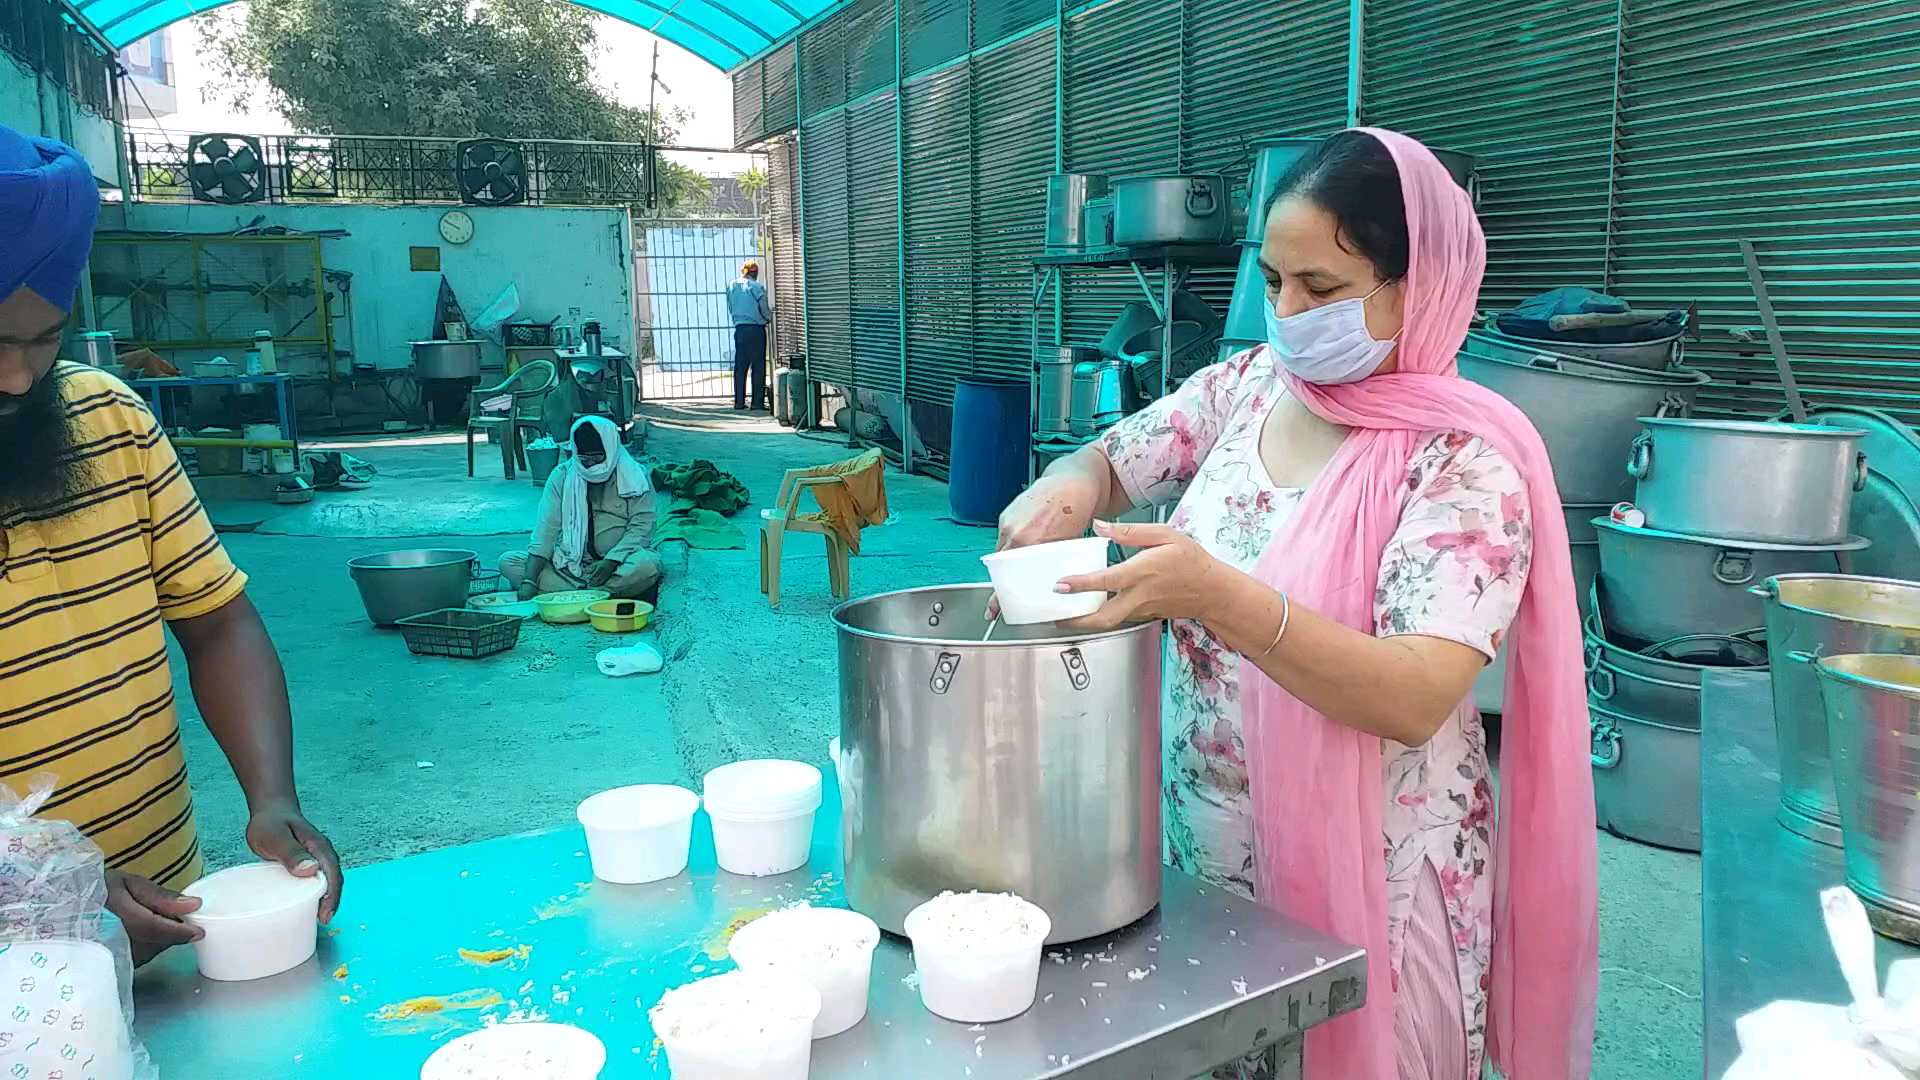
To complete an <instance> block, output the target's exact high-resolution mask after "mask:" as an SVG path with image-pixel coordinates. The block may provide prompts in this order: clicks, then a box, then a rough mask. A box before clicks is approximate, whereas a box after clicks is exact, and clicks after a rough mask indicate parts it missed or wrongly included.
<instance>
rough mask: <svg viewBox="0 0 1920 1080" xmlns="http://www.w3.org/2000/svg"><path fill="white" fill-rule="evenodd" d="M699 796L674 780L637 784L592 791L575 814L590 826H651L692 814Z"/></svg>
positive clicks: (593, 827) (601, 827)
mask: <svg viewBox="0 0 1920 1080" xmlns="http://www.w3.org/2000/svg"><path fill="white" fill-rule="evenodd" d="M698 809H700V796H698V795H695V794H694V793H693V792H691V791H688V790H687V789H686V788H683V787H678V786H676V785H673V784H634V785H632V786H630V787H617V788H611V789H609V790H607V791H602V792H600V793H599V794H598V795H589V796H588V797H587V800H586V801H585V802H583V803H581V804H580V809H579V810H578V811H576V816H577V817H579V819H580V824H582V825H585V826H586V827H587V828H589V829H651V828H654V827H656V826H659V825H666V824H669V823H671V822H675V821H679V820H680V819H681V818H689V817H692V816H693V814H694V811H696V810H698Z"/></svg>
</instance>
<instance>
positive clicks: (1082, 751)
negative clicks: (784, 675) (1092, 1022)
mask: <svg viewBox="0 0 1920 1080" xmlns="http://www.w3.org/2000/svg"><path fill="white" fill-rule="evenodd" d="M990 594H991V589H990V588H989V587H988V586H986V585H964V586H951V587H943V588H933V589H915V590H908V591H905V592H895V593H886V594H883V595H880V596H872V597H867V598H864V599H860V600H854V601H850V602H848V603H846V604H842V605H841V606H840V607H839V609H838V610H836V611H835V612H834V614H833V621H834V624H835V628H836V630H837V633H838V637H839V643H840V743H841V762H840V767H841V769H842V778H843V781H844V783H845V788H846V807H845V814H844V817H843V819H842V824H841V828H842V831H843V836H842V839H843V841H844V844H845V851H846V884H847V901H848V903H849V904H851V905H852V907H853V908H854V910H856V911H859V912H863V913H864V914H866V915H868V916H870V917H871V918H872V919H873V920H874V921H875V922H878V923H879V924H880V925H881V926H882V927H884V928H885V929H887V930H890V931H892V932H894V933H896V934H897V933H900V932H901V929H902V925H903V923H904V921H905V919H906V915H907V912H909V911H911V910H913V908H915V907H916V906H918V905H919V904H921V903H922V902H924V901H926V900H927V899H929V898H931V897H933V896H935V895H937V894H938V893H940V892H942V891H943V890H946V889H954V890H966V889H980V890H983V891H1006V892H1014V893H1018V894H1019V895H1021V896H1024V897H1026V898H1027V899H1028V900H1031V901H1033V902H1034V903H1036V904H1038V905H1040V906H1041V907H1042V908H1043V909H1045V910H1046V912H1047V914H1048V915H1049V916H1050V917H1051V918H1052V919H1053V935H1052V937H1051V938H1050V939H1049V940H1051V941H1076V940H1079V939H1081V938H1086V937H1092V936H1094V935H1096V934H1104V933H1108V932H1110V931H1112V930H1116V929H1118V928H1120V927H1122V926H1125V925H1127V924H1128V923H1130V922H1133V921H1134V920H1135V919H1138V918H1140V917H1141V916H1142V915H1145V914H1146V913H1147V912H1149V911H1151V910H1153V908H1154V907H1155V905H1157V904H1158V903H1159V902H1160V846H1161V827H1160V751H1159V741H1160V639H1161V633H1162V631H1161V624H1159V623H1150V624H1147V625H1143V626H1137V627H1131V628H1128V629H1124V630H1118V631H1114V632H1111V633H1106V634H1093V635H1087V634H1072V633H1067V632H1065V631H1061V630H1058V629H1055V628H1054V627H1053V626H1051V625H1039V626H1006V625H1002V626H1001V627H999V628H998V629H997V630H996V631H995V633H994V635H993V640H991V641H987V642H982V641H981V640H980V639H981V637H982V636H983V635H984V634H985V633H986V630H987V622H986V616H985V609H986V606H987V599H988V596H989V595H990Z"/></svg>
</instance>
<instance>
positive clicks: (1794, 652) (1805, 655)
mask: <svg viewBox="0 0 1920 1080" xmlns="http://www.w3.org/2000/svg"><path fill="white" fill-rule="evenodd" d="M1787 659H1789V660H1791V661H1793V662H1794V663H1796V664H1811V663H1813V662H1814V661H1815V660H1818V659H1820V654H1819V653H1817V652H1808V651H1807V650H1805V649H1789V650H1787Z"/></svg>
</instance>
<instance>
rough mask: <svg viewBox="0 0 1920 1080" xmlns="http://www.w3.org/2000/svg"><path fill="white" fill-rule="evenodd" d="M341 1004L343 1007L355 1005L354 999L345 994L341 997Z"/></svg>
mask: <svg viewBox="0 0 1920 1080" xmlns="http://www.w3.org/2000/svg"><path fill="white" fill-rule="evenodd" d="M340 1004H342V1005H351V1004H353V999H352V998H350V997H348V996H347V995H345V994H341V995H340Z"/></svg>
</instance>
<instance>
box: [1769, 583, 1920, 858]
mask: <svg viewBox="0 0 1920 1080" xmlns="http://www.w3.org/2000/svg"><path fill="white" fill-rule="evenodd" d="M1753 592H1754V594H1755V595H1757V596H1759V597H1760V598H1761V601H1762V603H1763V604H1764V609H1765V612H1766V620H1767V641H1768V642H1769V644H1770V645H1771V646H1772V665H1771V666H1772V669H1773V723H1774V728H1775V730H1776V732H1777V733H1778V735H1779V745H1780V824H1782V825H1785V826H1786V827H1787V828H1789V829H1792V830H1793V831H1794V832H1797V833H1799V834H1800V835H1802V836H1805V837H1807V838H1809V839H1812V840H1818V841H1820V842H1821V843H1824V844H1833V845H1835V846H1838V845H1839V843H1840V836H1839V832H1838V830H1839V826H1840V806H1839V803H1838V801H1837V797H1836V796H1835V794H1834V785H1833V766H1832V763H1831V761H1830V760H1829V757H1828V746H1827V735H1828V732H1827V719H1826V710H1825V708H1824V707H1823V706H1822V705H1821V702H1820V682H1819V679H1818V678H1817V677H1816V676H1815V675H1814V672H1813V670H1812V668H1811V667H1810V666H1809V664H1810V662H1811V660H1812V659H1813V658H1814V657H1819V656H1838V655H1842V654H1846V653H1917V654H1920V584H1916V583H1914V582H1911V581H1896V580H1894V579H1892V578H1865V577H1850V576H1847V575H1844V574H1787V575H1782V576H1779V577H1773V578H1769V579H1768V580H1767V581H1766V582H1764V583H1762V584H1760V585H1755V586H1754V587H1753Z"/></svg>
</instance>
